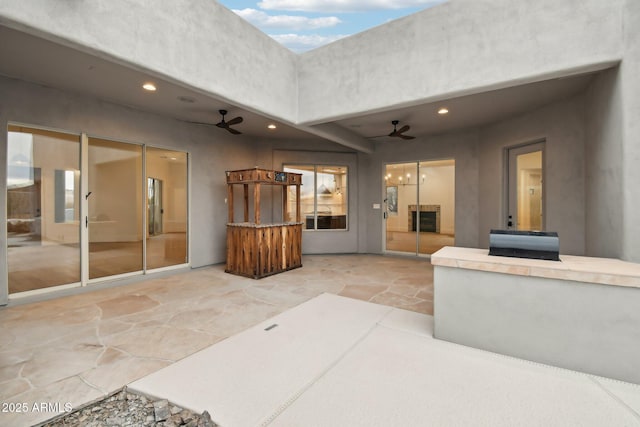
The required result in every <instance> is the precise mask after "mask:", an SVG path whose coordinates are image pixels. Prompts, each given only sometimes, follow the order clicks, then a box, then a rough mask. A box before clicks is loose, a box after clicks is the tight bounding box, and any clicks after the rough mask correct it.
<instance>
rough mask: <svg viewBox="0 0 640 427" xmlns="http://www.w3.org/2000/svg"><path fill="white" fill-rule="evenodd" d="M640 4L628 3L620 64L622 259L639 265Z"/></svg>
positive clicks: (626, 2) (636, 0) (626, 4)
mask: <svg viewBox="0 0 640 427" xmlns="http://www.w3.org/2000/svg"><path fill="white" fill-rule="evenodd" d="M639 28H640V1H638V0H626V1H625V10H624V49H625V52H624V60H623V61H622V63H621V64H620V79H621V82H620V84H621V94H622V123H623V125H622V135H623V140H624V156H623V163H622V165H623V167H624V176H623V184H624V192H623V200H624V219H623V221H624V226H623V227H624V228H623V230H624V243H623V255H622V258H623V259H625V260H628V261H633V262H640V185H638V183H640V168H639V167H638V165H639V164H640V97H639V96H638V95H639V94H640V79H639V78H638V76H640V30H639Z"/></svg>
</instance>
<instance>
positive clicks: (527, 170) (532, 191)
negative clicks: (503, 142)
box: [507, 143, 544, 231]
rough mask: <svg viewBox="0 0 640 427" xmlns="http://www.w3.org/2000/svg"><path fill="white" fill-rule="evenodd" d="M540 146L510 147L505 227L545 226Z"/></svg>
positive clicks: (541, 150) (536, 228)
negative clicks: (507, 207) (507, 210)
mask: <svg viewBox="0 0 640 427" xmlns="http://www.w3.org/2000/svg"><path fill="white" fill-rule="evenodd" d="M543 148H544V144H543V143H536V144H529V145H526V146H523V147H517V148H513V149H510V150H509V166H508V168H509V203H508V205H509V213H508V218H507V227H508V228H511V229H515V230H523V231H541V230H543V229H544V217H543V180H542V177H543V165H542V163H543Z"/></svg>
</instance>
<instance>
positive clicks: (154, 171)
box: [146, 147, 188, 269]
mask: <svg viewBox="0 0 640 427" xmlns="http://www.w3.org/2000/svg"><path fill="white" fill-rule="evenodd" d="M146 173H147V176H146V182H147V197H146V202H147V236H146V239H147V245H146V246H147V269H153V268H160V267H168V266H171V265H177V264H184V263H186V262H187V261H188V259H187V206H188V205H187V153H182V152H178V151H169V150H164V149H161V148H152V147H147V152H146Z"/></svg>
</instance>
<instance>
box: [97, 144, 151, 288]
mask: <svg viewBox="0 0 640 427" xmlns="http://www.w3.org/2000/svg"><path fill="white" fill-rule="evenodd" d="M88 154H89V156H88V157H89V171H88V172H89V192H88V197H87V201H88V212H89V218H88V228H89V279H96V278H99V277H105V276H114V275H118V274H124V273H131V272H136V271H141V270H142V268H143V265H142V259H143V258H142V239H143V230H142V146H140V145H134V144H125V143H122V142H115V141H107V140H102V139H97V138H89V151H88Z"/></svg>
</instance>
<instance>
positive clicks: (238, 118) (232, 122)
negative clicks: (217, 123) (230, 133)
mask: <svg viewBox="0 0 640 427" xmlns="http://www.w3.org/2000/svg"><path fill="white" fill-rule="evenodd" d="M238 123H242V117H236V118H235V119H231V120H229V121H228V122H227V125H229V126H231V125H237V124H238Z"/></svg>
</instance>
